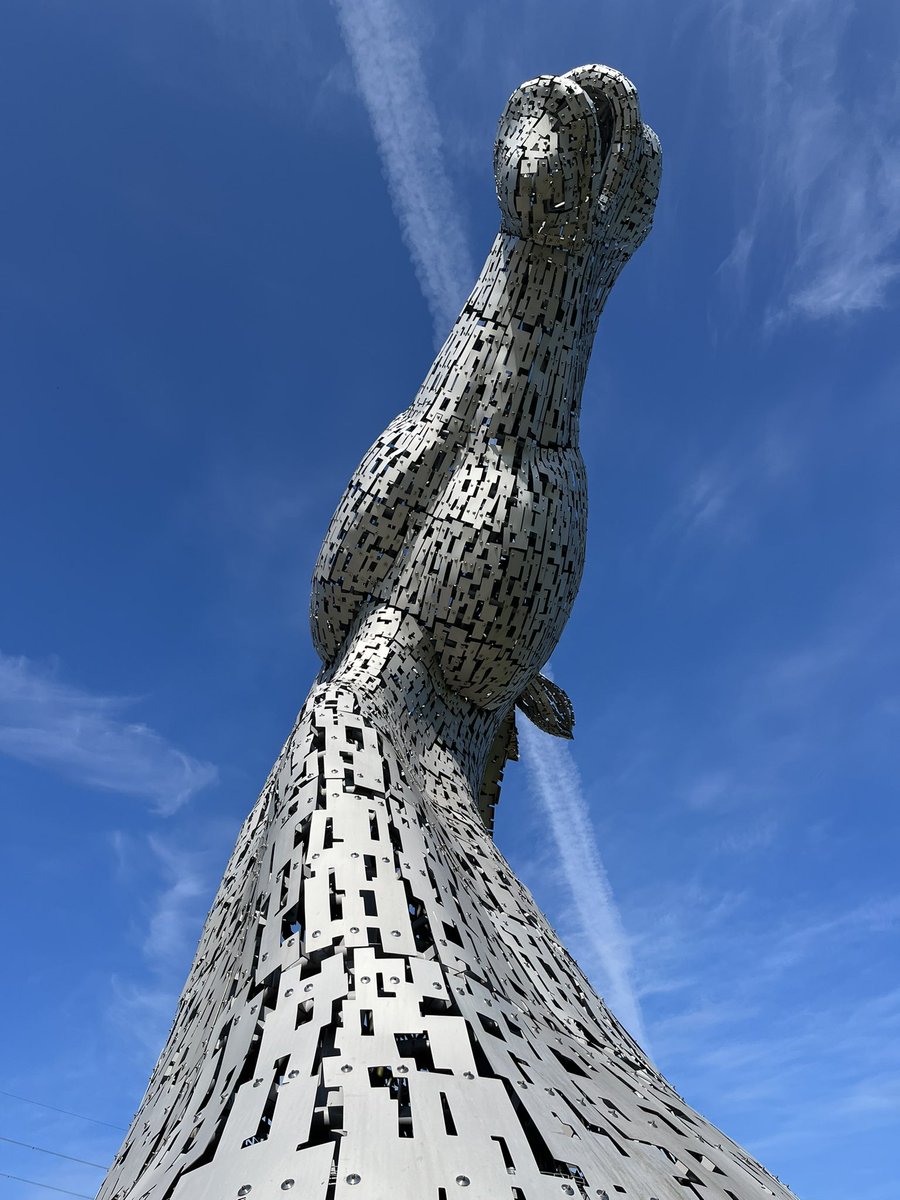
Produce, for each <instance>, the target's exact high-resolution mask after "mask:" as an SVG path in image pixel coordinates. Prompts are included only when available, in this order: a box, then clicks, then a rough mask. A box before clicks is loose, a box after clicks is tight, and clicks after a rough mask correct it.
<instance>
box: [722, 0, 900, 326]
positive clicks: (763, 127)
mask: <svg viewBox="0 0 900 1200" xmlns="http://www.w3.org/2000/svg"><path fill="white" fill-rule="evenodd" d="M857 15H858V14H855V13H854V8H853V6H852V5H843V4H840V3H838V0H770V2H769V3H765V4H759V3H752V4H751V3H747V2H746V0H737V2H736V3H734V4H733V5H732V7H731V24H730V42H731V53H730V57H729V65H730V78H731V81H732V85H733V87H734V89H735V93H734V99H735V103H736V107H737V109H738V112H739V114H740V116H739V120H740V123H741V125H742V126H743V128H742V137H743V139H744V144H745V145H746V146H747V147H748V148H749V149H750V151H751V157H750V163H751V166H750V171H749V172H747V173H746V175H745V178H744V179H743V180H742V188H741V190H742V193H743V195H744V196H746V197H747V205H748V207H747V209H746V210H745V211H744V213H743V219H742V224H741V227H740V229H739V231H738V233H737V235H736V238H735V242H734V245H733V247H732V249H731V252H730V253H729V255H728V257H727V258H726V260H725V262H724V263H723V264H722V275H723V278H724V279H726V280H727V281H728V283H729V284H730V285H736V286H738V287H739V288H742V287H743V286H744V284H745V283H746V281H747V270H748V264H750V263H751V262H752V263H753V264H754V265H755V266H756V267H757V268H758V270H762V269H764V263H767V264H771V262H772V261H779V262H780V261H783V260H784V254H783V252H779V253H776V252H775V251H773V249H772V246H771V244H769V242H768V237H769V236H771V233H772V230H773V229H776V228H780V229H782V231H783V235H784V237H785V238H786V241H787V246H788V256H787V260H786V267H785V269H784V273H783V276H782V278H781V279H780V280H779V279H777V278H772V279H770V280H769V285H768V286H769V296H768V311H767V317H766V323H767V325H768V326H769V327H770V328H771V327H774V326H777V325H780V324H783V323H785V322H787V321H790V320H792V319H796V318H804V319H807V320H818V319H823V318H833V317H847V316H850V315H852V314H854V313H859V312H864V311H866V310H869V309H874V308H880V307H883V306H884V305H885V303H886V301H887V297H888V293H889V290H890V288H891V285H892V284H893V283H894V282H895V280H896V279H897V277H898V275H900V165H898V164H900V103H898V99H900V97H898V81H897V76H896V73H895V72H891V71H888V72H879V71H878V70H877V69H876V70H874V71H864V70H861V69H860V64H859V63H858V62H855V61H854V60H853V57H852V55H853V39H852V37H849V36H847V33H848V26H849V24H850V22H851V21H853V20H854V18H855V17H856V16H857ZM885 33H886V35H887V36H890V34H889V31H888V27H887V23H885ZM765 269H766V270H770V269H771V268H770V266H768V265H766V266H765Z"/></svg>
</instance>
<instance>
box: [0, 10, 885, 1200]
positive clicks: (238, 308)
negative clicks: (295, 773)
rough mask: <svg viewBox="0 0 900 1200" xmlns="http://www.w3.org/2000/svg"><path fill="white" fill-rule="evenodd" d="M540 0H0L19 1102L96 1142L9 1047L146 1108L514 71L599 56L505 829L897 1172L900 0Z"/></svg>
mask: <svg viewBox="0 0 900 1200" xmlns="http://www.w3.org/2000/svg"><path fill="white" fill-rule="evenodd" d="M549 14H550V10H549V9H548V8H547V5H546V4H545V3H537V2H536V0H528V2H520V3H511V2H509V0H498V2H496V3H494V4H492V5H490V6H487V5H482V4H476V3H468V4H467V3H462V4H461V3H458V2H457V3H452V4H451V3H449V2H445V0H440V2H435V3H431V4H428V5H417V4H414V3H413V0H372V2H371V3H368V4H366V5H365V7H363V6H361V5H359V4H352V3H350V0H341V3H339V4H336V5H329V4H326V3H313V2H312V0H290V2H289V0H178V3H176V2H175V0H147V2H145V3H142V4H140V5H137V4H123V3H121V0H116V2H115V3H113V2H112V0H92V2H91V3H90V4H87V3H81V4H79V3H73V2H72V0H65V2H64V0H6V4H5V5H4V12H3V17H2V26H3V31H2V37H0V47H2V48H0V59H2V62H0V93H2V97H0V108H2V111H3V113H4V119H3V122H2V130H0V154H2V161H3V164H4V174H5V185H4V188H3V190H2V193H0V220H2V226H0V227H2V230H3V237H2V248H0V312H2V320H0V362H2V379H3V390H2V397H3V398H2V410H3V432H4V437H3V440H2V457H3V469H2V472H0V493H2V499H0V503H2V511H3V513H4V515H5V520H4V521H3V522H2V525H0V554H2V561H3V563H4V577H5V586H4V587H3V589H2V591H0V789H2V795H3V797H4V811H5V813H6V814H7V816H6V830H7V833H6V836H5V837H4V839H3V841H2V846H0V862H2V873H0V886H2V889H3V897H2V903H3V907H2V912H3V944H4V947H5V949H6V955H5V961H6V963H7V966H8V972H7V976H6V980H7V982H6V986H5V987H4V989H3V993H2V1000H0V1003H2V1005H3V1012H2V1020H0V1030H2V1033H0V1038H2V1046H0V1064H2V1065H0V1136H2V1137H3V1138H6V1139H15V1140H16V1141H20V1142H26V1143H28V1144H30V1145H37V1146H41V1147H45V1148H49V1149H52V1150H55V1151H57V1152H61V1153H64V1154H69V1155H72V1156H74V1157H76V1158H80V1159H85V1160H88V1161H91V1162H97V1163H104V1162H107V1161H108V1160H109V1159H110V1158H111V1156H112V1154H113V1153H114V1151H115V1149H116V1148H117V1146H118V1143H119V1140H120V1136H121V1135H120V1133H119V1132H118V1131H117V1130H115V1129H113V1128H110V1127H109V1126H107V1125H101V1124H92V1123H88V1122H86V1121H83V1120H79V1119H76V1118H75V1117H73V1116H70V1115H66V1114H64V1113H60V1112H55V1111H51V1110H49V1109H46V1108H38V1107H35V1106H34V1105H29V1104H26V1103H24V1102H22V1101H21V1100H18V1099H13V1098H11V1096H10V1095H8V1093H12V1094H14V1095H15V1096H25V1097H29V1098H31V1099H33V1100H37V1101H42V1102H43V1103H44V1104H50V1105H55V1106H56V1107H57V1108H63V1109H68V1110H71V1111H72V1112H76V1113H80V1114H85V1115H87V1116H90V1117H93V1118H95V1119H96V1120H99V1121H105V1122H108V1123H110V1125H113V1126H115V1125H120V1126H125V1125H127V1123H128V1121H129V1119H130V1117H131V1114H132V1112H133V1110H134V1108H135V1106H136V1104H137V1103H138V1101H139V1099H140V1097H141V1095H142V1093H143V1089H144V1086H145V1083H146V1079H147V1076H148V1074H149V1070H150V1068H151V1066H152V1063H153V1061H154V1059H155V1055H156V1052H157V1051H158V1049H159V1047H160V1046H161V1043H162V1040H163V1037H164V1034H165V1031H166V1028H167V1026H168V1022H169V1020H170V1017H171V1015H172V1013H173V1011H174V1004H175V999H176V997H177V993H178V991H179V989H180V986H181V982H182V980H183V978H184V974H185V972H186V969H187V965H188V963H189V961H190V957H191V955H192V952H193V948H194V945H195V942H196V939H197V936H198V934H199V929H200V924H201V922H202V919H203V916H204V914H205V911H206V908H207V906H208V904H209V901H210V899H211V896H212V891H213V888H214V886H215V884H216V883H217V881H218V878H219V875H220V873H221V870H222V868H223V866H224V862H225V859H226V856H227V853H228V851H229V849H230V846H231V844H232V842H233V839H234V837H235V835H236V833H237V829H238V826H239V823H240V821H241V819H242V818H243V816H244V814H245V812H246V811H247V809H248V807H249V806H250V804H251V803H252V801H253V800H254V798H255V796H256V794H257V790H258V788H259V786H260V785H261V784H262V781H263V780H264V778H265V775H266V773H267V771H268V768H269V766H270V764H271V761H272V760H273V758H274V756H275V754H276V753H277V751H278V749H279V747H280V745H281V743H282V740H283V738H284V736H285V735H286V733H287V731H288V729H289V728H290V725H291V722H292V720H293V717H294V714H295V712H296V710H297V709H298V708H299V706H300V704H301V703H302V701H303V699H304V697H305V695H306V691H307V689H308V686H309V683H310V681H311V679H312V676H313V674H314V671H315V668H316V663H315V660H314V656H313V652H312V648H311V645H310V642H309V637H308V632H307V616H306V610H307V598H308V581H309V576H310V573H311V570H312V566H313V561H314V558H315V554H316V552H317V550H318V545H319V541H320V539H321V536H322V534H323V532H324V529H325V525H326V523H327V520H328V517H329V516H330V514H331V511H332V509H333V507H334V505H335V503H336V501H337V498H338V496H339V494H340V491H341V490H342V488H343V485H344V483H345V482H346V479H347V478H348V477H349V474H350V472H351V470H352V469H353V467H354V466H355V465H356V463H357V461H358V459H359V457H360V455H361V454H362V452H363V451H364V449H365V448H366V447H367V446H368V445H369V443H370V441H371V440H372V439H373V437H374V436H375V435H376V434H377V433H378V432H380V430H381V429H382V428H383V426H384V425H385V423H386V422H387V420H388V419H389V418H390V417H391V416H392V415H393V414H394V413H395V412H396V411H398V410H399V409H400V408H402V407H404V406H405V405H406V404H407V403H408V402H409V400H410V399H411V397H412V396H413V394H414V392H415V390H416V388H417V387H418V384H419V382H420V380H421V378H422V375H423V374H424V371H425V370H426V368H427V367H428V365H429V363H430V360H431V356H432V354H433V351H434V345H435V339H436V338H440V337H441V336H442V335H443V333H444V332H446V329H447V327H448V324H449V322H450V320H451V319H452V315H453V312H454V311H455V309H456V307H457V306H458V304H459V302H460V301H461V300H462V299H463V298H464V294H465V292H466V290H467V288H468V285H469V284H470V283H471V281H472V279H473V277H474V271H475V270H476V269H477V267H478V266H479V265H480V262H481V259H482V258H483V255H484V254H485V252H486V251H487V248H488V246H489V244H490V241H491V239H492V237H493V235H494V233H495V231H496V227H497V209H496V203H495V200H494V198H493V192H492V181H491V174H490V162H491V145H492V138H493V132H494V127H495V124H496V120H497V117H498V116H499V113H500V111H501V109H502V107H503V104H504V102H505V100H506V97H507V96H508V94H509V93H510V91H511V90H512V89H513V88H514V87H515V86H516V85H517V84H518V83H520V82H521V81H522V80H524V79H527V78H530V77H533V76H535V75H537V74H541V73H547V72H554V71H556V72H560V71H565V70H568V69H569V68H571V67H574V66H576V65H579V64H580V63H582V62H585V61H599V62H606V63H609V64H610V65H613V66H615V67H618V68H619V69H621V70H623V71H625V72H626V73H627V74H628V75H630V76H631V77H632V78H633V79H634V80H635V81H636V83H637V84H638V87H639V89H640V93H641V97H642V104H643V109H644V116H645V119H646V120H648V121H649V122H650V123H651V124H652V125H653V126H654V127H655V128H656V129H657V131H658V132H659V134H660V136H661V139H662V143H663V150H664V155H665V169H664V177H663V188H662V194H661V199H660V203H659V208H658V211H657V221H656V226H655V229H654V231H653V233H652V235H651V237H650V238H649V240H648V241H647V243H646V244H645V246H644V247H643V248H642V249H641V250H640V251H639V253H638V254H637V256H636V257H635V259H634V261H633V262H632V263H631V264H630V265H629V266H628V268H627V269H626V271H625V273H624V274H623V276H622V278H621V280H620V281H619V283H618V284H617V286H616V289H615V291H614V292H613V295H612V297H611V300H610V302H609V305H608V308H607V311H606V313H605V315H604V318H603V321H602V323H601V327H600V332H599V336H598V339H597V345H596V350H595V359H594V362H593V365H592V367H591V372H590V375H589V378H588V382H587V387H586V391H585V409H584V421H583V450H584V454H585V458H586V460H587V464H588V471H589V479H590V490H591V523H590V531H589V548H588V567H587V572H586V576H585V581H584V584H583V587H582V592H581V596H580V598H579V601H578V604H577V606H576V610H575V613H574V615H573V617H572V620H571V622H570V624H569V627H568V630H567V632H566V634H565V636H564V638H563V641H562V643H561V644H560V646H559V648H558V650H557V652H556V654H555V655H554V659H553V671H554V675H555V678H556V679H557V681H558V682H559V683H560V684H561V685H562V686H564V687H565V688H566V689H567V690H568V692H569V693H570V695H571V696H572V698H573V700H574V703H575V709H576V715H577V727H576V735H577V736H576V741H575V742H574V744H573V746H572V748H571V751H569V750H567V749H565V748H561V747H560V745H559V744H555V743H550V742H547V741H546V740H541V741H536V735H535V738H528V739H527V742H526V751H527V753H526V755H525V761H524V762H523V763H522V764H520V765H519V766H518V767H512V768H510V770H509V772H508V777H507V782H506V784H505V785H504V796H503V801H502V804H501V808H500V811H499V817H498V834H497V836H498V841H499V843H500V845H501V848H502V849H503V850H504V851H505V852H506V853H507V855H508V857H509V858H510V860H511V861H512V863H513V865H514V866H515V868H516V869H517V870H518V871H519V873H520V874H521V875H522V877H523V878H524V879H525V881H526V882H527V883H528V884H529V885H530V886H531V887H532V889H533V890H534V892H535V894H536V896H537V898H538V900H539V902H540V903H541V904H542V905H543V907H544V908H545V910H546V911H547V913H548V915H549V916H550V918H551V920H552V921H553V922H554V923H555V924H556V926H557V928H558V929H559V930H560V932H561V933H562V934H563V936H564V938H565V939H566V941H567V944H568V945H569V946H570V948H571V949H572V950H573V951H574V952H575V953H576V956H577V957H578V958H579V960H580V961H581V962H582V965H583V966H584V967H585V968H586V969H587V970H588V971H589V973H590V974H591V976H592V978H593V979H594V980H595V983H596V985H597V987H598V989H599V990H600V991H601V992H603V993H604V994H605V995H607V996H608V997H609V998H610V1000H611V1001H612V1002H613V1005H614V1007H615V1008H616V1009H617V1011H619V1012H620V1015H623V1016H624V1015H625V1014H626V1013H627V1014H628V1018H627V1019H629V1022H630V1024H631V1025H632V1028H640V1029H641V1030H642V1031H643V1034H644V1036H645V1037H646V1040H647V1045H648V1048H649V1050H650V1052H651V1053H652V1054H653V1056H654V1058H655V1060H656V1061H657V1063H658V1064H659V1065H660V1067H661V1068H662V1069H663V1070H664V1071H665V1072H666V1074H667V1075H668V1076H669V1077H670V1079H671V1080H672V1081H673V1083H674V1084H675V1086H676V1087H677V1088H678V1089H679V1091H681V1092H682V1093H683V1094H684V1095H685V1097H686V1098H687V1099H688V1100H689V1101H690V1103H692V1104H694V1105H695V1106H696V1107H698V1108H699V1109H701V1111H703V1112H704V1113H705V1114H706V1115H707V1116H709V1117H710V1119H712V1120H713V1121H715V1122H716V1123H718V1124H720V1125H721V1126H722V1127H723V1128H724V1129H725V1130H726V1131H727V1132H728V1133H729V1134H731V1135H732V1136H734V1137H736V1138H737V1139H738V1140H739V1141H741V1142H743V1143H744V1144H745V1145H746V1146H747V1147H748V1148H749V1149H750V1150H751V1151H752V1152H754V1153H755V1154H757V1155H758V1156H759V1157H761V1158H762V1159H763V1161H764V1162H765V1163H766V1165H767V1166H768V1167H769V1168H770V1169H771V1170H773V1171H775V1172H777V1173H778V1175H779V1176H780V1177H781V1178H782V1179H783V1180H785V1181H786V1182H787V1183H788V1184H789V1185H790V1186H791V1187H792V1188H793V1189H794V1190H795V1191H796V1192H797V1193H798V1195H799V1196H800V1197H801V1198H802V1200H838V1198H840V1200H846V1198H847V1197H853V1200H896V1196H897V1194H898V1174H900V1171H898V1167H897V1163H896V1151H895V1147H896V1141H897V1135H898V1127H900V1049H898V1047H900V1039H898V1034H900V951H898V941H897V931H898V923H900V890H898V881H897V865H896V864H897V861H898V842H900V838H898V824H900V821H898V816H897V799H898V782H897V781H898V776H900V736H898V731H900V674H898V667H900V609H898V605H897V599H898V590H900V589H898V584H900V526H898V522H897V511H898V502H900V472H898V471H897V468H896V460H897V444H898V435H900V354H898V339H897V317H898V313H897V308H898V299H900V280H898V275H900V244H898V234H900V103H898V101H900V75H898V71H897V61H898V47H900V10H897V8H896V6H893V5H889V4H887V3H886V2H885V3H880V2H877V0H871V2H869V3H866V4H859V5H856V6H852V5H848V4H846V3H838V2H837V0H815V3H813V2H812V0H756V2H755V3H753V4H750V3H744V4H742V3H739V2H734V3H715V2H713V0H689V2H687V3H683V4H678V5H675V4H664V3H662V0H656V2H650V0H628V3H625V0H621V2H618V0H617V2H613V3H597V2H596V0H594V2H591V3H588V2H582V0H560V2H559V3H558V4H556V5H555V6H554V7H553V10H552V15H549ZM542 758H543V761H544V762H545V763H549V765H550V771H549V775H550V778H551V784H550V785H548V783H547V776H548V771H547V770H545V771H544V772H543V773H542V772H541V771H540V770H539V769H538V768H537V766H536V763H537V762H538V761H539V760H541V759H542ZM552 781H555V783H556V786H553V782H552ZM586 828H590V829H592V831H593V841H591V840H590V839H585V838H584V837H582V836H579V837H574V836H567V834H569V832H570V831H573V830H580V831H583V830H584V829H586ZM891 1143H893V1146H892V1145H891ZM4 1175H18V1176H22V1177H25V1178H27V1179H31V1180H40V1181H43V1182H44V1183H47V1184H51V1185H53V1186H56V1187H59V1188H64V1189H68V1190H71V1191H74V1192H80V1193H92V1192H93V1191H94V1190H95V1189H96V1187H97V1186H98V1185H99V1182H100V1178H101V1173H100V1172H99V1171H97V1170H96V1169H95V1168H91V1167H88V1166H85V1165H82V1164H78V1163H72V1162H68V1161H65V1160H63V1159H59V1158H54V1157H51V1156H48V1155H44V1154H40V1153H36V1152H34V1151H30V1150H26V1149H24V1148H22V1147H18V1146H15V1145H13V1144H12V1143H11V1142H9V1141H0V1200H39V1197H42V1196H44V1197H46V1196H49V1195H51V1194H52V1193H50V1192H46V1191H42V1190H39V1189H37V1188H35V1187H32V1186H30V1185H26V1184H23V1183H19V1182H16V1181H14V1180H10V1179H7V1178H4V1177H3V1176H4Z"/></svg>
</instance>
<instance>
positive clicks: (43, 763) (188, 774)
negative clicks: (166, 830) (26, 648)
mask: <svg viewBox="0 0 900 1200" xmlns="http://www.w3.org/2000/svg"><path fill="white" fill-rule="evenodd" d="M133 703H134V701H133V700H131V699H129V698H128V697H122V696H102V695H97V694H95V693H93V692H89V691H87V690H85V689H83V688H79V687H77V686H76V685H74V684H70V683H64V682H63V681H62V680H60V679H59V678H58V677H57V676H56V674H55V672H53V671H51V670H49V669H46V668H43V667H41V666H39V665H38V664H36V663H34V662H32V661H31V660H30V659H28V658H25V657H22V656H19V657H15V656H10V655H5V654H0V754H6V755H8V756H9V757H10V758H15V759H18V760H19V761H20V762H27V763H30V764H33V765H35V766H39V767H44V768H46V769H48V770H52V771H56V772H58V773H59V774H60V775H63V776H65V777H66V778H67V779H71V780H74V781H75V782H77V783H80V784H85V785H87V786H88V787H95V788H100V789H102V790H103V791H107V792H117V793H119V794H120V795H124V796H137V797H138V798H140V799H142V800H149V801H150V802H151V803H152V804H153V806H154V808H155V809H156V811H157V812H159V813H163V814H169V813H172V812H175V810H176V809H178V808H180V807H181V806H182V805H183V804H186V803H187V801H188V800H190V798H191V796H193V795H194V794H195V793H196V792H198V791H199V790H200V789H201V788H204V787H207V786H208V785H209V784H211V783H212V782H213V781H214V780H215V779H216V775H217V772H216V768H215V767H214V766H213V765H212V764H211V763H207V762H202V761H201V760H199V759H196V758H192V757H191V755H189V754H185V753H184V751H182V750H179V749H178V748H177V747H176V746H173V745H172V744H171V743H170V742H168V741H167V740H166V739H165V738H164V737H162V736H161V735H160V734H158V733H156V732H155V731H154V730H152V729H150V728H148V726H146V725H142V724H140V723H137V722H130V721H128V720H127V718H126V716H125V713H126V710H127V709H128V707H129V706H130V705H132V704H133Z"/></svg>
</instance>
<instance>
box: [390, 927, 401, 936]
mask: <svg viewBox="0 0 900 1200" xmlns="http://www.w3.org/2000/svg"><path fill="white" fill-rule="evenodd" d="M399 936H400V930H399V929H392V930H391V937H399Z"/></svg>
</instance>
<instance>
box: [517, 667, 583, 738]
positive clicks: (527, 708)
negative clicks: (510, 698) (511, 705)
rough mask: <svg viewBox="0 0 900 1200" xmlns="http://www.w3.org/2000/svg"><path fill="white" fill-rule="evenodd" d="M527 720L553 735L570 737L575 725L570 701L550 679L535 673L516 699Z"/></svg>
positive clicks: (573, 711)
mask: <svg viewBox="0 0 900 1200" xmlns="http://www.w3.org/2000/svg"><path fill="white" fill-rule="evenodd" d="M516 708H518V709H521V711H522V712H523V713H524V714H525V716H526V717H527V718H528V720H529V721H531V722H532V723H533V724H535V725H537V727H538V729H543V731H544V733H552V734H553V736H554V737H561V738H571V737H572V736H573V734H572V730H573V728H574V726H575V710H574V709H573V708H572V701H571V700H570V699H569V697H568V696H567V695H566V693H565V692H564V691H563V690H562V688H561V687H558V686H557V684H555V683H554V682H553V681H552V679H548V678H547V677H546V676H545V675H537V676H536V677H535V678H534V679H532V681H531V683H529V685H528V687H527V688H526V689H525V691H524V692H523V693H522V695H521V696H520V697H519V699H518V700H517V701H516Z"/></svg>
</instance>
